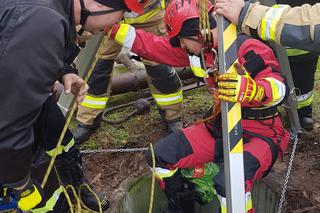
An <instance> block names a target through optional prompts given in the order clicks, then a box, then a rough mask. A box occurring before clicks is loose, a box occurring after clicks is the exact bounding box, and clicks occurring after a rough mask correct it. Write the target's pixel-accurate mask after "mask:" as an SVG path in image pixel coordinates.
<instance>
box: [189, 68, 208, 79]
mask: <svg viewBox="0 0 320 213" xmlns="http://www.w3.org/2000/svg"><path fill="white" fill-rule="evenodd" d="M190 68H191V70H192V72H193V74H194V75H195V76H197V77H199V78H203V77H204V76H205V74H206V71H205V70H204V69H202V68H201V67H195V66H192V65H191V66H190Z"/></svg>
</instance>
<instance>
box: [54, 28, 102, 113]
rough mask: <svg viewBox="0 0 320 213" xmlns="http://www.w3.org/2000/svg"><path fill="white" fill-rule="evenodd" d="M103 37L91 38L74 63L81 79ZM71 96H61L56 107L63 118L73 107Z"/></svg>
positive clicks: (86, 71) (85, 73)
mask: <svg viewBox="0 0 320 213" xmlns="http://www.w3.org/2000/svg"><path fill="white" fill-rule="evenodd" d="M103 37H104V33H99V34H97V35H95V36H94V37H93V38H91V39H90V40H89V41H87V44H86V47H85V48H84V49H82V50H81V51H80V53H79V55H78V57H77V59H76V61H75V64H76V66H77V68H78V74H79V76H80V77H82V78H83V79H84V78H85V76H86V75H87V73H88V70H89V69H90V67H91V64H92V63H93V61H94V59H95V57H96V55H97V51H98V49H99V46H100V43H101V41H102V39H103ZM73 101H74V98H73V95H72V94H70V95H66V94H64V93H62V94H61V96H60V98H59V101H58V106H59V107H60V109H61V111H62V112H63V114H64V116H65V117H67V116H68V114H69V113H70V110H71V108H72V105H73Z"/></svg>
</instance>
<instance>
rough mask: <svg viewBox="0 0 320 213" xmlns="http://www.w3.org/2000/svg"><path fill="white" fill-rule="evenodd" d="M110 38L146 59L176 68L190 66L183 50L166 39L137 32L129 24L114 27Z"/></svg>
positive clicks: (141, 31) (140, 31)
mask: <svg viewBox="0 0 320 213" xmlns="http://www.w3.org/2000/svg"><path fill="white" fill-rule="evenodd" d="M110 37H111V38H112V39H114V40H115V41H116V42H117V43H119V44H120V45H122V46H123V47H124V48H127V49H129V50H131V51H132V52H134V53H136V54H138V55H139V56H141V57H143V58H145V59H148V60H151V61H154V62H157V63H161V64H167V65H170V66H175V67H185V66H189V63H190V62H189V58H188V55H187V52H186V51H185V50H184V49H183V48H174V47H172V46H171V45H170V42H169V40H168V39H167V38H165V37H161V36H156V35H154V34H153V33H149V32H145V31H143V30H136V29H135V28H134V27H132V26H130V25H128V24H120V25H116V26H114V27H113V29H112V32H111V36H110Z"/></svg>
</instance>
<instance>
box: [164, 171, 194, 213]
mask: <svg viewBox="0 0 320 213" xmlns="http://www.w3.org/2000/svg"><path fill="white" fill-rule="evenodd" d="M163 180H164V182H165V188H164V192H165V194H166V195H167V198H168V211H167V212H168V213H195V212H196V199H197V195H196V191H195V190H194V184H193V183H191V182H189V181H186V180H184V179H183V177H182V175H181V173H180V170H178V171H177V172H176V173H175V174H174V175H173V176H171V177H168V178H164V179H163Z"/></svg>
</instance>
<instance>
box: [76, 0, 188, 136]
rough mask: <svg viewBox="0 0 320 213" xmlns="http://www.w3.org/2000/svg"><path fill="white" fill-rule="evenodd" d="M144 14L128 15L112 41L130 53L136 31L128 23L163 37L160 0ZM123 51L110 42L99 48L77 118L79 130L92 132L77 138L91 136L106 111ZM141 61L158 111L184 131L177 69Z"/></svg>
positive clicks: (170, 127) (153, 2) (115, 30)
mask: <svg viewBox="0 0 320 213" xmlns="http://www.w3.org/2000/svg"><path fill="white" fill-rule="evenodd" d="M145 10H146V11H145V12H144V14H143V15H137V14H135V13H126V14H125V16H124V22H125V23H124V24H121V25H118V26H114V27H113V29H112V32H111V37H116V38H117V40H118V42H119V43H120V44H122V45H124V46H125V47H126V48H129V49H130V48H131V43H132V41H133V40H134V38H133V37H134V34H135V29H134V28H133V27H131V26H130V25H127V24H126V23H130V24H132V25H133V26H135V27H137V28H140V29H143V30H146V31H148V32H152V33H153V34H156V35H159V36H164V35H165V29H164V23H163V11H162V10H161V7H160V2H159V1H158V0H152V1H150V4H148V6H146V8H145ZM121 48H122V47H121V46H120V45H119V44H118V43H116V42H115V41H113V40H110V39H108V40H107V41H105V42H104V43H103V44H102V47H101V48H100V55H101V58H100V59H99V60H98V62H97V64H96V66H95V68H94V71H93V73H92V75H91V77H90V79H89V82H88V84H89V87H90V88H89V94H88V95H87V96H86V97H85V98H84V101H83V102H82V104H81V105H80V106H79V108H78V114H77V121H78V122H79V124H80V125H81V126H79V129H81V130H84V128H87V127H90V129H89V131H78V129H76V131H75V134H76V138H80V137H78V134H77V132H89V134H91V133H92V126H93V125H94V121H95V118H97V116H98V115H99V114H100V113H102V112H103V110H104V108H105V107H106V104H107V101H108V99H109V97H110V95H111V80H112V77H111V76H112V68H113V63H114V59H115V58H116V57H117V55H118V54H119V53H120V51H121ZM142 61H143V63H144V64H145V67H146V72H147V83H148V85H149V88H150V92H151V94H152V96H153V97H154V99H155V101H156V104H157V106H158V108H160V109H161V110H162V111H163V112H164V113H163V115H162V118H163V119H164V121H165V122H166V123H167V124H168V127H169V129H171V130H174V129H177V128H179V127H182V123H181V111H182V100H183V96H182V89H181V87H182V85H181V82H180V79H179V77H178V75H177V74H176V72H175V71H174V69H171V68H170V67H168V66H167V65H164V64H165V63H163V64H158V63H155V62H153V61H149V60H145V59H142ZM164 82H165V83H164ZM83 127H84V128H83ZM87 130H88V128H87ZM83 135H86V134H83ZM83 138H86V137H83ZM76 141H77V140H76ZM81 141H83V140H81Z"/></svg>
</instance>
